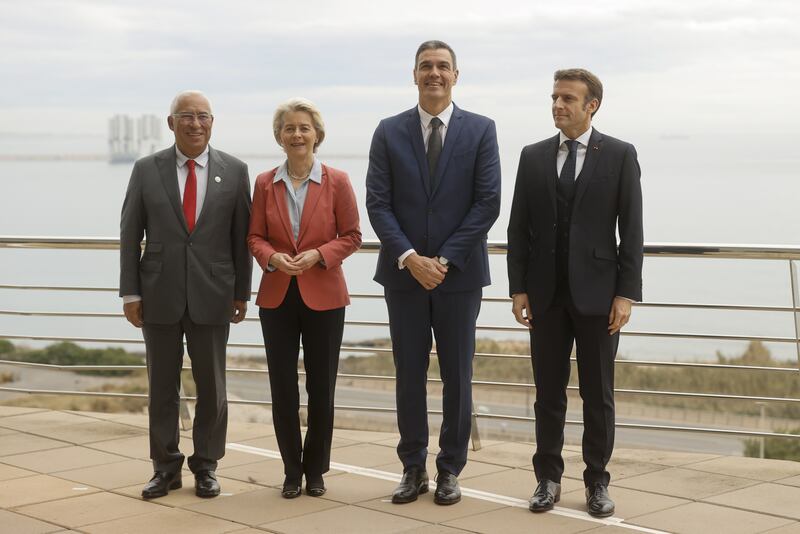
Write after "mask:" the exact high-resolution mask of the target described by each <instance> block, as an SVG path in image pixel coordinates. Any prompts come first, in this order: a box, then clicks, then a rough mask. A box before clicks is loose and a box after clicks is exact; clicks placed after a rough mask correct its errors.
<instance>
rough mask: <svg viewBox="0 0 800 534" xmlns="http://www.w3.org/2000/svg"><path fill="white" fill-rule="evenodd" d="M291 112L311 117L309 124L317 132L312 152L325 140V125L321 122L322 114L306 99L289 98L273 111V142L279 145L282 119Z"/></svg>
mask: <svg viewBox="0 0 800 534" xmlns="http://www.w3.org/2000/svg"><path fill="white" fill-rule="evenodd" d="M293 111H305V112H306V113H308V114H309V115H311V123H312V124H313V125H314V130H316V132H317V143H316V144H315V145H314V152H316V151H317V147H318V146H319V145H321V144H322V141H323V140H324V139H325V123H324V122H323V121H322V114H321V113H320V112H319V109H317V106H315V105H314V103H313V102H311V101H310V100H308V99H306V98H302V97H295V98H290V99H289V100H287V101H286V102H284V103H283V104H281V105H280V106H278V108H277V109H276V110H275V115H274V116H273V117H272V133H273V134H274V135H275V141H277V142H278V144H279V145H280V144H281V129H283V118H284V116H286V114H287V113H291V112H293Z"/></svg>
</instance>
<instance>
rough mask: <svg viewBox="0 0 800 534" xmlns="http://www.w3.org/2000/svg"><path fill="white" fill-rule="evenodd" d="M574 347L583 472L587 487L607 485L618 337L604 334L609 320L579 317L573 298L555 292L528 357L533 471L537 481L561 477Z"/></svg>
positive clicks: (537, 319)
mask: <svg viewBox="0 0 800 534" xmlns="http://www.w3.org/2000/svg"><path fill="white" fill-rule="evenodd" d="M573 342H574V343H575V346H576V358H577V360H578V381H579V387H580V395H581V399H582V400H583V422H584V423H583V424H584V430H583V461H584V463H585V464H586V469H585V470H584V472H583V480H584V483H585V484H586V485H587V486H588V485H590V484H594V483H597V482H600V483H602V484H605V485H608V483H609V481H610V478H611V477H610V475H609V473H608V471H606V464H608V461H609V459H610V458H611V452H612V450H613V449H614V359H615V357H616V354H617V347H618V345H619V332H617V333H616V334H614V335H613V336H610V335H608V316H605V315H602V316H601V315H596V316H593V315H582V314H581V313H580V312H579V311H578V310H577V309H576V308H575V306H574V305H573V304H572V300H571V298H569V296H568V295H565V294H564V292H559V294H558V295H557V296H556V299H555V301H554V303H553V305H552V306H551V307H550V308H549V309H548V310H547V311H546V312H544V313H541V314H538V315H534V316H533V330H532V331H531V349H532V350H531V354H532V356H531V358H532V360H533V378H534V381H535V383H536V403H535V404H534V411H535V414H536V453H535V454H534V455H533V468H534V471H535V472H536V478H537V480H541V479H543V478H547V479H550V480H552V481H554V482H560V481H561V475H562V474H563V473H564V459H563V457H562V456H561V450H562V448H563V446H564V421H565V418H566V413H567V390H566V388H567V384H568V382H569V375H570V360H569V358H570V353H571V352H572V344H573Z"/></svg>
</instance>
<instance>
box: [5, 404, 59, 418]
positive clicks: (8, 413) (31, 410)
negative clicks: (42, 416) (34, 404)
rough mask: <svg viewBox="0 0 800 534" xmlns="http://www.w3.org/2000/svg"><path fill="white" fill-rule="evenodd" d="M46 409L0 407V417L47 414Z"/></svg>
mask: <svg viewBox="0 0 800 534" xmlns="http://www.w3.org/2000/svg"><path fill="white" fill-rule="evenodd" d="M47 411H49V410H46V409H44V408H27V407H24V406H0V417H9V416H12V415H22V414H27V413H36V412H47Z"/></svg>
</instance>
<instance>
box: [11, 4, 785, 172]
mask: <svg viewBox="0 0 800 534" xmlns="http://www.w3.org/2000/svg"><path fill="white" fill-rule="evenodd" d="M0 13H2V18H1V19H0V72H2V79H3V82H2V84H0V117H2V119H0V143H1V142H2V140H3V139H4V138H6V139H7V138H10V137H12V136H14V135H18V134H23V133H45V132H55V133H58V134H72V135H74V134H79V135H84V134H89V135H92V134H94V135H99V136H104V135H105V129H106V120H107V118H108V117H109V116H110V115H112V114H114V113H120V112H123V113H132V114H139V113H145V112H149V113H158V114H160V115H164V116H166V113H167V108H168V105H169V102H170V100H171V98H172V96H173V95H174V94H175V93H176V92H178V91H180V90H182V89H186V88H198V89H202V90H204V91H205V92H207V94H208V95H209V96H210V97H211V99H212V102H213V104H214V108H215V109H214V112H215V115H216V116H217V120H216V122H215V131H214V140H213V141H212V143H214V144H215V145H217V146H219V147H220V148H223V149H227V150H230V151H234V152H235V151H237V150H238V151H246V152H273V153H274V152H276V151H277V147H276V146H275V144H274V140H273V139H272V136H271V134H270V121H271V114H272V111H273V110H274V108H275V106H276V105H277V104H278V103H280V102H281V101H283V100H285V99H287V98H289V97H291V96H305V97H308V98H310V99H312V100H314V101H315V102H316V103H317V104H318V106H319V107H320V108H321V110H322V112H323V116H324V118H325V119H326V122H327V123H328V137H327V139H326V146H325V147H324V148H325V149H326V150H327V151H329V152H346V153H358V154H365V153H366V152H367V150H368V146H369V139H370V137H371V135H372V132H373V131H374V128H375V125H376V123H377V121H378V120H379V119H380V118H382V117H385V116H388V115H393V114H395V113H397V112H400V111H401V110H403V109H407V108H409V107H411V106H412V105H414V103H415V101H416V89H415V87H414V85H413V84H412V76H411V70H412V67H413V55H414V52H415V50H416V47H417V45H418V44H419V43H420V42H421V41H423V40H426V39H432V38H436V39H441V40H444V41H447V42H448V43H450V44H451V45H452V46H453V48H454V49H455V50H456V52H457V54H458V66H459V69H460V78H459V83H458V85H457V87H456V88H455V93H454V94H455V100H456V103H457V104H459V105H461V106H462V107H464V108H467V109H470V110H472V111H475V112H478V113H481V114H484V115H488V116H490V117H492V118H494V119H495V120H496V121H497V123H498V130H499V133H500V141H501V147H503V148H504V149H506V150H510V151H512V152H516V153H518V151H519V148H520V147H521V146H522V145H524V144H526V143H529V142H532V141H534V140H537V139H540V138H543V137H546V136H549V135H552V133H553V132H554V130H553V126H552V121H551V120H550V118H549V93H550V90H551V85H552V73H553V71H554V70H555V69H557V68H561V67H568V66H583V67H586V68H589V69H590V70H592V71H594V72H595V73H596V74H598V75H599V76H600V78H601V79H602V80H603V82H604V85H605V91H606V98H605V100H604V102H603V106H602V108H601V110H600V112H599V114H598V115H597V118H596V124H597V126H598V128H602V129H603V130H604V131H607V132H608V133H612V134H613V135H616V136H618V137H622V138H625V139H629V140H632V141H634V142H635V141H636V140H637V139H647V138H662V139H664V138H667V139H668V138H671V137H675V136H679V137H680V136H690V137H692V138H697V139H706V138H709V137H714V136H719V135H744V134H748V135H752V134H753V133H755V134H757V136H758V137H760V138H761V139H762V140H768V139H769V138H770V137H772V136H774V138H776V139H779V140H778V141H776V143H778V144H779V145H780V146H781V147H785V148H786V150H788V151H791V150H792V149H793V146H794V144H795V143H794V142H792V143H791V144H789V143H788V141H783V140H782V139H786V138H788V136H789V135H793V134H795V128H794V126H795V125H796V124H798V119H800V112H798V104H797V101H798V94H799V93H800V89H799V88H800V38H798V37H797V34H798V27H800V2H796V1H793V0H786V1H781V0H761V1H754V0H726V1H709V0H648V1H645V0H636V1H634V0H606V1H604V2H598V1H596V0H595V1H571V2H548V3H544V2H535V1H517V2H506V1H501V0H489V1H487V0H481V1H472V0H459V1H451V0H439V1H435V2H434V1H431V0H424V1H418V0H404V1H402V2H391V3H389V2H379V1H375V2H365V1H363V0H362V1H349V0H348V1H333V0H329V1H318V0H310V1H308V0H307V1H304V2H273V1H265V0H258V1H255V0H252V1H251V0H244V1H234V0H229V1H227V2H220V1H216V2H204V1H196V2H169V1H165V0H158V1H154V0H137V1H135V2H133V1H125V2H112V1H87V0H68V1H64V0H53V1H41V0H26V1H21V0H0ZM101 147H102V145H101ZM794 152H795V153H796V152H797V150H796V149H794ZM783 157H787V156H786V153H784V156H783Z"/></svg>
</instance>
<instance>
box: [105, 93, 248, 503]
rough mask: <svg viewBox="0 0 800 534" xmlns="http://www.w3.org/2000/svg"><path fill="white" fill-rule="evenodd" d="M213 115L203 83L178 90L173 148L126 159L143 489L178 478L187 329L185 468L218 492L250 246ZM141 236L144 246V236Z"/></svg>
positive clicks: (125, 254)
mask: <svg viewBox="0 0 800 534" xmlns="http://www.w3.org/2000/svg"><path fill="white" fill-rule="evenodd" d="M213 122H214V116H213V115H212V114H211V104H210V103H209V102H208V99H206V97H205V96H204V95H203V94H202V93H200V92H198V91H186V92H183V93H180V94H178V96H176V97H175V99H174V100H173V101H172V106H171V107H170V115H169V117H168V119H167V123H168V124H169V128H170V130H172V131H173V132H174V133H175V144H174V145H173V146H171V147H170V148H168V149H166V150H163V151H161V152H158V153H156V154H153V155H152V156H147V157H144V158H142V159H140V160H138V161H137V162H136V163H135V164H134V166H133V172H132V173H131V179H130V183H129V184H128V191H127V193H126V195H125V202H124V204H123V205H122V219H121V223H120V296H122V297H123V303H124V304H123V309H124V311H125V317H126V318H127V319H128V321H129V322H130V323H131V324H133V325H134V326H135V327H137V328H142V329H143V333H144V340H145V347H146V353H147V375H148V379H149V386H150V403H149V409H150V458H151V459H152V460H153V468H154V470H155V474H154V475H153V477H152V479H151V480H150V482H148V483H147V485H146V486H145V487H144V489H143V490H142V497H144V498H145V499H150V498H154V497H161V496H163V495H166V494H167V492H168V491H169V490H170V489H176V488H180V487H181V484H182V483H181V467H182V466H183V460H184V456H183V454H182V453H181V452H180V450H179V449H178V441H179V438H180V435H179V433H178V407H179V391H180V372H181V366H182V364H183V339H184V336H185V337H186V343H187V349H188V354H189V357H190V358H191V361H192V376H193V377H194V381H195V384H196V386H197V408H196V414H195V420H194V429H193V433H192V438H193V441H194V454H193V455H192V456H190V457H189V469H191V470H192V472H193V473H194V476H195V492H196V494H197V495H198V496H199V497H215V496H217V495H219V492H220V487H219V483H218V482H217V477H216V474H215V470H216V468H217V460H219V459H220V458H222V456H223V455H224V454H225V432H226V429H227V421H228V404H227V399H226V392H225V347H226V344H227V342H228V331H229V328H230V323H231V322H233V323H238V322H240V321H241V320H242V319H244V316H245V313H246V311H247V301H248V300H250V281H251V274H252V259H251V257H250V251H249V250H248V248H247V229H248V221H249V218H250V180H249V178H248V175H247V166H246V165H245V164H244V163H242V162H241V161H239V160H238V159H236V158H234V157H233V156H229V155H228V154H226V153H224V152H221V151H219V150H215V149H213V148H211V147H209V145H208V141H209V139H210V137H211V126H212V125H213ZM145 234H146V235H147V246H146V248H145V251H144V255H143V256H142V251H141V245H140V243H141V241H142V237H143V236H144V235H145Z"/></svg>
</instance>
